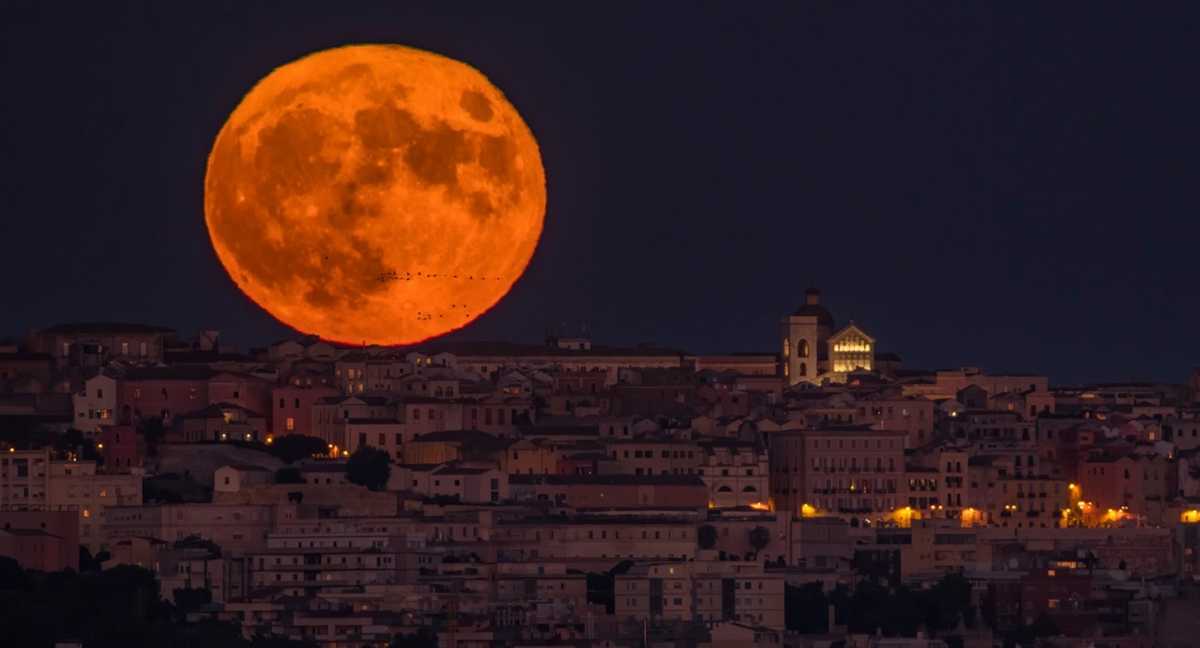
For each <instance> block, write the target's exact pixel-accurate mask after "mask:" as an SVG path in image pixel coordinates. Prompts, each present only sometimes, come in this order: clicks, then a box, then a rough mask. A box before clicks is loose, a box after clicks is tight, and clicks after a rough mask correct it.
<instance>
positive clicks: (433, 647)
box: [388, 628, 438, 648]
mask: <svg viewBox="0 0 1200 648" xmlns="http://www.w3.org/2000/svg"><path fill="white" fill-rule="evenodd" d="M437 646H438V638H437V634H435V633H434V632H433V630H431V629H429V628H421V629H420V630H418V631H417V633H416V634H409V635H396V636H395V637H393V638H392V641H391V643H389V644H388V648H437Z"/></svg>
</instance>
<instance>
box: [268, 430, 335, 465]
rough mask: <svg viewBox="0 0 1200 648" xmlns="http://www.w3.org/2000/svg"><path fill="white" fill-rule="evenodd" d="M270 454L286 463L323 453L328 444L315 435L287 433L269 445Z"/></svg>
mask: <svg viewBox="0 0 1200 648" xmlns="http://www.w3.org/2000/svg"><path fill="white" fill-rule="evenodd" d="M270 451H271V454H273V455H275V456H276V457H279V458H280V459H281V460H283V461H286V462H288V463H295V462H297V461H299V460H301V459H308V458H311V457H312V456H313V455H317V454H325V453H326V452H328V451H329V445H328V444H326V443H325V441H324V440H322V439H318V438H317V437H311V436H305V435H303V434H288V435H284V436H281V437H279V438H278V439H275V440H274V441H273V442H272V443H271V446H270Z"/></svg>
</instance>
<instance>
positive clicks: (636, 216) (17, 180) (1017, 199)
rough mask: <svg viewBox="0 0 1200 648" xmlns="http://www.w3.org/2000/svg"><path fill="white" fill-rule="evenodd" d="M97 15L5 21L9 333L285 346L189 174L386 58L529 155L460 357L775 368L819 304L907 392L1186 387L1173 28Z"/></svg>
mask: <svg viewBox="0 0 1200 648" xmlns="http://www.w3.org/2000/svg"><path fill="white" fill-rule="evenodd" d="M118 4H119V3H108V2H105V3H92V2H86V3H85V2H79V3H61V2H35V3H24V4H17V5H15V6H14V5H13V4H12V3H11V2H7V3H5V2H0V75H2V76H0V78H2V82H3V86H2V87H3V92H2V97H3V99H0V173H2V174H3V180H2V182H0V210H2V212H3V213H2V214H0V240H2V241H4V242H5V245H4V246H3V251H0V276H3V277H4V279H5V282H4V285H5V288H4V290H3V292H2V293H0V294H2V297H0V331H3V332H8V333H10V334H15V333H20V332H23V331H25V330H27V329H29V328H31V327H37V326H43V325H48V324H51V323H55V322H58V321H66V320H84V319H91V320H97V319H112V320H132V321H147V322H152V323H161V324H164V325H169V326H174V327H177V328H179V329H181V331H182V332H184V333H187V334H190V333H192V332H194V331H195V330H197V329H199V328H219V329H221V330H223V331H224V332H225V333H226V336H227V337H228V338H232V340H233V341H234V342H235V343H237V344H239V345H241V346H243V347H244V346H249V345H251V344H262V343H264V342H266V341H268V340H271V339H276V338H278V337H281V336H282V335H284V334H286V329H284V328H283V327H282V326H281V325H279V324H276V323H275V322H274V321H273V320H272V319H271V318H270V317H269V316H268V315H266V314H265V313H264V312H262V311H260V310H259V309H258V308H257V307H256V306H254V305H253V304H252V303H251V302H250V301H249V300H248V299H246V298H245V297H243V296H242V295H241V293H239V292H238V290H237V289H236V288H235V287H234V285H233V283H232V281H230V280H229V278H228V277H227V275H226V274H225V272H224V270H223V269H222V268H221V267H220V265H219V263H218V261H217V259H216V257H215V255H214V254H213V252H212V250H211V247H210V246H209V243H208V238H207V234H206V232H205V228H204V222H203V214H202V191H203V171H204V164H205V160H206V156H207V154H208V151H209V147H210V146H211V144H212V141H213V138H214V137H215V135H216V133H217V131H218V129H219V128H220V126H221V124H222V123H223V121H224V119H225V118H226V117H227V116H228V114H229V113H230V111H232V109H233V108H234V106H235V105H236V104H237V102H238V101H239V100H240V98H241V96H242V95H243V94H244V93H245V92H246V91H247V90H248V89H249V88H250V87H251V86H252V85H253V84H254V83H255V82H256V81H257V80H258V79H259V78H261V77H262V76H264V75H265V74H267V73H268V72H269V71H270V70H271V69H272V68H273V67H275V66H276V65H280V64H282V63H285V62H288V61H290V60H293V59H295V58H298V57H300V56H302V55H304V54H306V53H309V52H312V51H316V50H320V49H324V48H328V47H332V46H336V45H342V44H349V43H357V42H395V43H402V44H406V45H411V46H415V47H420V48H424V49H429V50H432V51H435V52H438V53H441V54H445V55H447V56H450V57H452V58H456V59H459V60H462V61H465V62H467V63H469V64H471V65H473V66H475V67H477V68H478V69H480V70H481V71H483V72H484V73H485V74H486V75H488V76H489V77H490V78H491V79H492V81H493V82H495V83H496V84H497V85H498V86H499V87H500V88H501V89H502V90H504V91H505V93H506V94H507V95H508V97H509V98H510V99H511V100H512V101H513V103H514V104H515V105H516V106H517V108H518V110H520V111H521V113H522V115H523V116H524V117H525V120H526V121H527V122H528V123H529V125H530V127H531V128H532V129H533V131H534V133H535V135H536V136H537V137H538V139H539V142H540V144H541V147H542V155H543V158H544V162H545V166H546V172H547V177H548V185H549V186H548V191H549V207H548V211H547V217H546V229H545V233H544V236H543V238H542V242H541V245H540V247H539V249H538V251H537V254H536V255H535V257H534V259H533V262H532V264H531V266H530V268H529V270H528V272H527V274H526V275H525V277H524V278H523V279H522V280H521V281H520V282H519V283H518V284H517V286H516V287H515V288H514V290H513V292H512V293H511V294H510V295H509V297H508V298H507V299H506V300H504V301H503V302H502V303H501V304H500V305H499V306H497V307H496V308H495V309H494V310H493V311H492V312H490V313H489V314H487V315H486V316H484V317H483V318H481V319H480V320H478V321H477V322H476V323H474V324H473V325H471V326H469V327H468V328H467V329H465V330H464V331H461V332H460V333H458V334H457V335H458V337H461V338H469V339H493V338H510V339H521V340H529V341H532V340H536V339H539V338H540V336H541V335H542V333H543V331H544V330H545V328H546V326H547V325H550V324H554V323H559V322H564V321H565V322H569V323H571V324H572V325H577V324H578V323H579V322H584V321H586V322H587V323H588V324H589V325H590V327H591V329H592V332H593V335H594V337H595V339H596V340H597V341H599V342H602V343H604V342H607V343H619V344H626V343H637V342H641V341H655V342H657V343H659V344H663V345H671V346H678V347H682V348H686V349H689V350H692V351H699V352H705V351H728V350H774V349H775V346H776V342H775V337H776V334H777V325H776V322H777V320H778V318H779V317H780V316H782V315H784V314H785V313H787V312H789V311H790V310H791V309H793V308H794V307H795V306H796V305H797V304H798V303H799V302H800V301H801V300H802V298H803V295H802V293H803V290H804V289H805V288H806V287H808V286H809V285H814V286H819V287H821V288H822V289H823V290H824V292H825V296H826V302H827V304H828V305H829V306H830V308H831V309H832V310H833V311H834V313H835V315H836V316H837V317H838V319H839V321H844V320H847V319H851V318H853V319H855V320H856V321H858V322H860V323H862V324H864V325H865V326H866V327H867V328H868V330H869V331H871V332H872V333H873V334H874V335H875V336H876V337H877V338H878V339H879V340H880V343H881V346H882V347H884V348H885V349H889V350H895V351H897V352H899V353H901V354H902V355H903V356H904V357H905V360H906V363H907V364H908V365H909V366H922V367H937V366H957V365H964V364H975V365H979V366H982V367H985V368H988V369H992V370H1019V371H1040V372H1047V373H1049V374H1050V375H1051V376H1052V377H1053V378H1054V379H1056V380H1059V381H1083V380H1128V379H1135V378H1136V379H1160V380H1182V379H1183V378H1184V377H1185V376H1186V373H1187V372H1188V371H1189V370H1190V368H1191V366H1192V364H1193V363H1194V362H1196V361H1197V359H1196V356H1195V353H1194V351H1195V342H1194V339H1195V338H1194V328H1195V324H1194V323H1195V321H1196V320H1197V316H1198V315H1200V301H1198V300H1197V294H1198V292H1200V289H1198V288H1197V286H1198V285H1200V282H1198V281H1197V279H1198V277H1197V271H1196V268H1197V267H1198V266H1197V263H1196V256H1197V253H1196V241H1197V234H1198V230H1200V226H1198V225H1197V223H1196V220H1195V215H1196V213H1197V207H1198V203H1200V200H1198V198H1197V191H1198V190H1200V182H1198V181H1197V178H1196V175H1197V161H1196V151H1197V144H1198V143H1200V142H1198V140H1200V127H1198V126H1197V124H1198V120H1200V83H1197V77H1198V76H1200V73H1198V71H1197V66H1198V63H1200V44H1198V43H1200V28H1198V25H1200V10H1198V9H1196V8H1194V7H1195V5H1194V4H1193V5H1192V6H1191V7H1188V6H1187V5H1183V4H1180V5H1175V6H1174V9H1172V8H1170V7H1166V6H1165V5H1159V4H1157V3H1156V4H1155V5H1153V6H1152V7H1149V8H1145V9H1136V11H1138V12H1139V13H1129V11H1130V10H1135V7H1134V5H1132V4H1125V5H1123V6H1120V7H1115V6H1114V7H1110V8H1104V7H1099V6H1093V5H1091V4H1088V5H1083V4H1072V6H1071V7H1056V8H1052V9H1049V10H1048V11H1049V13H1044V12H1043V9H1042V8H1038V7H1036V6H1035V5H1033V4H1026V3H1022V4H1020V5H1014V6H1011V7H1008V8H1000V7H992V6H989V5H985V4H983V3H978V4H974V5H972V6H970V7H965V8H964V7H960V6H959V5H958V3H938V4H936V5H925V6H923V7H913V6H909V5H908V4H907V3H906V4H901V3H881V2H870V3H861V4H860V3H842V2H834V3H822V4H821V5H819V6H816V7H813V6H806V7H792V6H790V5H793V4H796V3H788V5H789V6H788V7H787V8H784V7H783V6H782V3H780V5H770V6H768V5H767V3H729V2H726V3H721V4H719V5H702V6H696V5H691V4H688V5H684V4H681V3H657V2H656V3H642V4H644V5H651V6H641V7H639V6H638V5H635V4H633V3H628V4H620V3H618V5H616V6H617V8H612V7H613V5H609V4H605V5H595V6H596V7H600V6H603V7H605V9H604V10H600V9H597V10H596V11H594V12H588V11H586V10H585V9H583V6H584V5H583V4H582V3H574V2H567V3H553V4H551V3H539V4H533V3H514V4H518V5H519V6H518V7H515V8H514V7H510V6H509V4H510V3H486V4H484V3H480V5H479V6H472V5H467V4H455V3H445V2H443V3H437V4H436V5H431V6H432V7H436V8H424V9H422V8H417V7H410V6H407V5H409V4H410V3H398V2H379V3H374V4H370V5H368V4H362V5H357V4H355V3H352V2H338V3H333V2H320V3H312V7H311V9H306V8H304V3H297V2H275V3H243V2H233V3H228V4H226V5H218V4H216V3H192V4H189V3H183V2H179V3H175V2H170V3H167V2H160V3H146V5H148V6H151V7H152V8H151V9H147V8H145V7H142V6H140V4H139V5H136V6H132V8H129V9H116V8H114V7H117V5H118ZM251 4H252V5H253V7H252V8H247V7H245V6H243V5H251ZM402 5H404V6H402ZM501 5H502V6H503V7H504V8H505V10H507V11H510V12H511V11H517V12H519V13H515V14H513V13H505V14H491V13H480V11H481V8H482V10H483V11H485V12H490V11H498V10H499V9H498V8H499V7H500V6H501ZM742 5H753V7H752V8H753V10H751V9H750V8H746V7H743V6H742ZM772 7H774V8H772ZM1172 12H1175V13H1172Z"/></svg>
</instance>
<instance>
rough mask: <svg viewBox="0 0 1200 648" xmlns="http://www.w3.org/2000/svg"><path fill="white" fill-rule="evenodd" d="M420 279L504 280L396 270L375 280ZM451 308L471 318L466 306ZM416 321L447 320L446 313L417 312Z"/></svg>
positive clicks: (459, 305) (454, 305) (385, 281)
mask: <svg viewBox="0 0 1200 648" xmlns="http://www.w3.org/2000/svg"><path fill="white" fill-rule="evenodd" d="M418 279H459V280H463V281H500V280H501V279H503V277H499V276H496V277H487V276H483V275H457V274H438V273H434V272H409V271H404V272H398V271H396V270H389V271H388V272H383V273H380V274H379V275H378V276H377V277H376V278H375V280H376V281H377V282H379V283H387V282H389V281H415V280H418ZM449 308H450V309H451V310H454V309H460V308H461V309H462V310H463V313H462V317H466V318H469V317H470V316H471V314H470V313H469V312H467V310H466V309H467V305H466V304H450V305H449ZM450 314H451V315H455V313H450ZM416 319H417V321H418V322H430V321H433V320H434V319H446V313H441V314H438V315H434V314H433V313H429V312H425V311H417V312H416Z"/></svg>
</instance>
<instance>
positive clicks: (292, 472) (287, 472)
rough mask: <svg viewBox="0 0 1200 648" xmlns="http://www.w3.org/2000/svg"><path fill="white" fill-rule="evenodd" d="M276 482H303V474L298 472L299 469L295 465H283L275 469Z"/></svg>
mask: <svg viewBox="0 0 1200 648" xmlns="http://www.w3.org/2000/svg"><path fill="white" fill-rule="evenodd" d="M275 483H276V484H303V483H304V475H302V474H300V469H299V468H297V467H295V466H284V467H283V468H280V469H279V470H276V471H275Z"/></svg>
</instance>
